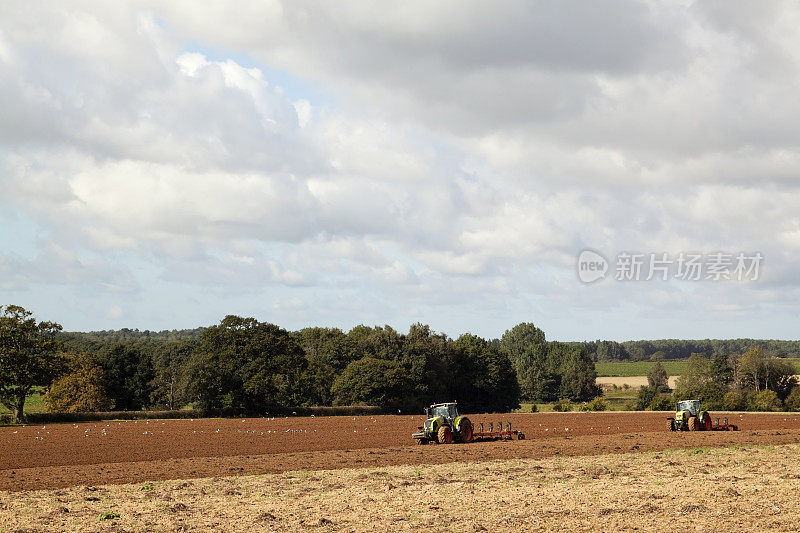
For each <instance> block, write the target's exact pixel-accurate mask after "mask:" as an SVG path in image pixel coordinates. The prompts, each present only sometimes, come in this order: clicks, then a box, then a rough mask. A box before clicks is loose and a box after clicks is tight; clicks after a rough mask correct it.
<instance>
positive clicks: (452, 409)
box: [425, 403, 458, 426]
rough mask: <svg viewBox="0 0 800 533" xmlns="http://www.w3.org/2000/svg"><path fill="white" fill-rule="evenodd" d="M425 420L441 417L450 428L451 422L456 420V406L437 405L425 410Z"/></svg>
mask: <svg viewBox="0 0 800 533" xmlns="http://www.w3.org/2000/svg"><path fill="white" fill-rule="evenodd" d="M425 411H426V413H425V414H426V415H427V418H438V417H442V418H443V419H444V421H445V422H447V423H448V424H449V425H451V426H452V424H453V420H455V419H456V418H458V406H457V405H456V404H455V403H437V404H433V405H432V406H430V407H428V408H427V409H425Z"/></svg>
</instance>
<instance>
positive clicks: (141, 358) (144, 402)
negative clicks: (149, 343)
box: [101, 343, 154, 411]
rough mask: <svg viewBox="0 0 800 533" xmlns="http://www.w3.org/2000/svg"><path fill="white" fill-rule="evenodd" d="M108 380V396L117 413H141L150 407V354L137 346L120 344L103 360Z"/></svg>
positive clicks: (151, 370)
mask: <svg viewBox="0 0 800 533" xmlns="http://www.w3.org/2000/svg"><path fill="white" fill-rule="evenodd" d="M101 361H102V364H103V369H104V370H105V373H106V376H107V377H108V387H107V389H108V395H109V396H110V397H111V399H112V400H113V401H114V409H116V410H117V411H139V410H141V409H144V408H145V407H147V406H148V405H149V404H150V394H151V388H150V382H151V381H152V380H153V377H154V376H153V364H152V360H151V358H150V354H149V352H148V351H146V350H144V349H143V347H142V346H140V345H136V344H124V343H117V344H115V345H113V346H111V347H110V348H109V349H108V350H107V351H106V353H105V354H104V355H103V356H102V357H101Z"/></svg>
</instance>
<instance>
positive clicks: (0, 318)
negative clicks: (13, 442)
mask: <svg viewBox="0 0 800 533" xmlns="http://www.w3.org/2000/svg"><path fill="white" fill-rule="evenodd" d="M0 310H1V311H0V403H2V404H3V405H5V406H6V407H8V408H9V409H11V410H13V412H14V416H15V417H16V419H17V420H22V419H23V417H24V414H25V413H24V409H25V399H26V398H27V397H28V395H30V394H31V393H33V392H34V390H35V388H36V387H46V386H48V385H50V383H51V382H52V381H53V378H55V377H56V375H57V374H58V372H59V371H60V369H61V368H62V360H61V357H59V356H58V355H57V353H58V350H59V343H58V341H57V340H56V338H55V336H56V334H57V333H58V332H59V331H61V325H60V324H57V323H55V322H37V321H36V319H35V318H34V317H33V313H31V312H30V311H28V310H26V309H24V308H22V307H19V306H17V305H7V306H5V307H0Z"/></svg>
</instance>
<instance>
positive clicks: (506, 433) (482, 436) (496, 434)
mask: <svg viewBox="0 0 800 533" xmlns="http://www.w3.org/2000/svg"><path fill="white" fill-rule="evenodd" d="M515 436H516V437H517V439H518V440H523V439H524V438H525V434H524V433H523V432H521V431H520V430H518V429H511V422H506V426H505V428H503V423H502V422H498V423H497V430H495V428H494V423H493V422H489V428H488V431H484V429H483V422H481V423H480V424H478V431H476V432H475V433H473V434H472V439H473V440H511V439H513V438H514V437H515Z"/></svg>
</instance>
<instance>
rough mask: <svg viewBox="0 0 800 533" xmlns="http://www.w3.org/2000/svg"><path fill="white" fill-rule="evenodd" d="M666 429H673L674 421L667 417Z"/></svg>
mask: <svg viewBox="0 0 800 533" xmlns="http://www.w3.org/2000/svg"><path fill="white" fill-rule="evenodd" d="M667 431H675V421H674V420H672V419H671V418H668V419H667Z"/></svg>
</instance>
